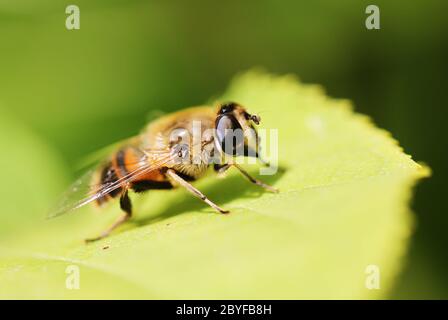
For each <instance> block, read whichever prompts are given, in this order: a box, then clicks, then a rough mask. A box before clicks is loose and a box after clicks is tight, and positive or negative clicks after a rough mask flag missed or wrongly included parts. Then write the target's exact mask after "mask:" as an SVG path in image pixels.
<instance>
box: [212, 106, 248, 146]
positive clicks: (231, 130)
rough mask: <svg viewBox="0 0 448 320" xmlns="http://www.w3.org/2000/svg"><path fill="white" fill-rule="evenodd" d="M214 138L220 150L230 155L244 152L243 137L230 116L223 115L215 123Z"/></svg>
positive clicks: (238, 126)
mask: <svg viewBox="0 0 448 320" xmlns="http://www.w3.org/2000/svg"><path fill="white" fill-rule="evenodd" d="M216 137H217V139H218V143H219V144H220V146H221V149H222V150H223V151H224V152H225V153H227V154H230V155H239V154H241V152H243V150H244V135H243V130H242V129H241V126H240V125H239V123H238V121H237V120H236V119H235V118H234V117H233V116H231V115H223V116H221V117H219V118H218V119H217V121H216Z"/></svg>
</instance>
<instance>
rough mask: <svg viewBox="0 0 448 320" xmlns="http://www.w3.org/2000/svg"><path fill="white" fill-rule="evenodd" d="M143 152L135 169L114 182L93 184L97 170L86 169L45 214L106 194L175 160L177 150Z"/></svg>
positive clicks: (73, 207)
mask: <svg viewBox="0 0 448 320" xmlns="http://www.w3.org/2000/svg"><path fill="white" fill-rule="evenodd" d="M145 154H147V156H145V158H142V159H141V160H140V161H139V166H138V168H137V169H135V170H134V171H132V172H129V173H128V174H127V175H125V176H123V177H121V178H120V179H118V180H116V181H114V182H110V183H104V184H100V185H94V184H92V181H93V177H94V175H95V174H97V170H95V169H94V170H90V171H88V172H87V173H86V174H84V175H83V176H82V177H81V178H80V179H78V180H77V181H76V182H75V183H74V184H73V185H72V186H70V188H69V189H68V190H67V191H66V192H65V193H64V194H63V196H62V197H61V199H60V201H59V202H58V203H57V205H56V206H55V208H54V209H53V210H51V211H50V213H49V214H48V215H47V218H54V217H57V216H60V215H62V214H64V213H67V212H70V211H73V210H75V209H78V208H80V207H82V206H84V205H86V204H88V203H91V202H92V201H95V200H97V199H99V198H102V197H104V196H106V195H108V194H109V193H111V192H113V191H114V190H117V189H118V188H121V187H123V186H126V185H127V184H128V183H130V182H132V181H134V180H136V179H137V178H138V177H140V176H142V175H145V174H147V173H149V172H151V171H154V170H157V169H159V168H160V167H162V166H164V165H166V164H167V163H169V162H173V161H176V159H177V158H178V153H177V152H172V151H169V150H158V151H156V150H154V151H152V152H151V153H145ZM148 156H151V159H148Z"/></svg>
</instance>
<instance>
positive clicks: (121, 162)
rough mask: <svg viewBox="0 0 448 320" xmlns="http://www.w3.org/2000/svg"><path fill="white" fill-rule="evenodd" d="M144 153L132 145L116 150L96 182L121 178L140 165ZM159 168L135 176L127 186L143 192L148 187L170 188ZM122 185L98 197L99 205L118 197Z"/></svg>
mask: <svg viewBox="0 0 448 320" xmlns="http://www.w3.org/2000/svg"><path fill="white" fill-rule="evenodd" d="M143 156H144V155H143V154H142V153H141V151H140V150H139V149H137V148H134V147H132V146H128V147H125V148H123V149H120V150H118V151H117V152H116V153H115V154H114V155H113V156H112V158H111V161H110V162H108V163H107V164H106V165H105V166H104V167H103V168H102V169H101V171H100V172H101V173H100V175H99V176H100V178H99V180H100V181H99V182H98V184H99V185H100V186H101V185H104V184H110V183H114V182H116V181H117V180H119V179H120V178H123V177H125V176H127V175H129V174H131V173H132V172H134V171H135V170H137V169H138V168H139V167H140V166H141V161H142V159H143V158H142V157H143ZM162 171H163V170H161V169H156V170H153V171H151V172H148V173H146V174H142V175H140V176H136V177H135V179H134V180H133V181H131V182H128V185H127V186H126V187H127V188H130V189H132V190H134V191H135V192H144V191H146V190H149V189H171V188H173V186H172V184H171V183H170V182H169V181H168V180H167V179H166V177H165V175H164V174H163V172H162ZM123 188H124V186H122V187H120V188H117V189H116V190H114V191H112V192H110V193H109V194H108V195H106V196H104V197H101V198H98V199H97V203H98V204H99V205H102V204H104V203H105V202H107V201H108V200H111V199H112V198H115V197H118V196H120V195H121V193H122V192H123Z"/></svg>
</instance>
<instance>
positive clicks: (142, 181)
mask: <svg viewBox="0 0 448 320" xmlns="http://www.w3.org/2000/svg"><path fill="white" fill-rule="evenodd" d="M259 123H260V117H259V116H257V115H252V114H250V113H248V112H247V111H246V109H245V108H244V107H242V106H241V105H239V104H237V103H234V102H230V103H224V104H220V105H218V106H217V107H215V108H213V107H192V108H187V109H184V110H181V111H178V112H174V113H172V114H168V115H165V116H162V117H160V118H158V119H156V120H154V121H152V122H150V123H149V124H148V125H147V127H146V128H145V129H144V130H143V132H142V133H141V134H140V135H138V136H136V137H133V138H131V139H128V140H127V141H125V142H124V143H122V144H121V145H120V146H118V147H117V148H116V150H115V151H114V152H112V153H111V154H110V155H109V156H108V157H107V159H106V160H105V161H103V162H102V163H101V164H100V165H99V166H98V167H97V168H96V169H95V170H93V171H92V172H90V173H89V174H87V175H85V176H84V177H83V178H81V179H79V180H78V181H77V182H75V184H74V185H73V186H72V187H71V188H70V189H69V190H68V191H67V193H66V194H65V195H64V196H63V197H62V199H61V201H60V202H59V204H58V206H57V207H56V209H55V210H54V211H53V212H52V213H51V214H50V216H51V217H54V216H59V215H61V214H63V213H66V212H68V211H71V210H74V209H77V208H80V207H82V206H84V205H86V204H88V203H91V202H94V203H96V204H97V205H99V206H101V205H103V204H105V203H107V202H109V201H111V200H112V199H114V198H118V199H119V203H120V208H121V210H122V211H123V214H122V216H120V217H119V219H118V220H117V221H116V222H115V223H114V224H113V225H111V226H110V227H109V228H107V229H106V230H105V231H104V232H103V233H101V234H100V235H99V236H98V237H95V238H91V239H87V240H86V241H88V242H90V241H95V240H99V239H102V238H104V237H107V236H108V235H109V234H110V233H111V232H112V231H113V230H114V229H115V228H117V227H118V226H119V225H121V224H123V223H124V222H126V221H127V220H128V219H130V218H131V216H132V203H131V199H130V197H129V191H133V192H136V193H141V192H145V191H148V190H152V189H167V190H168V189H173V188H176V187H183V188H185V189H186V190H187V191H189V192H190V193H191V194H192V195H194V196H196V197H198V198H199V199H201V200H202V201H203V202H205V203H206V204H207V205H209V206H210V207H212V208H213V209H214V210H216V211H218V212H220V213H228V211H227V210H225V209H223V208H221V207H220V206H218V205H217V204H215V203H214V202H213V201H211V200H210V199H209V198H207V196H206V195H204V194H203V193H202V192H201V191H199V190H198V189H197V188H195V187H194V186H193V185H192V184H191V182H193V181H195V180H197V179H200V178H201V177H203V176H204V175H205V173H206V171H207V169H208V167H209V166H211V165H213V167H214V170H215V171H217V172H219V173H222V172H224V171H226V170H227V169H229V168H231V167H234V168H236V169H237V170H238V171H239V172H240V173H241V174H242V175H243V176H244V177H245V178H247V179H248V180H249V181H250V182H252V183H254V184H256V185H258V186H260V187H263V188H264V189H266V190H268V191H271V192H277V189H276V188H274V187H272V186H269V185H267V184H265V183H263V182H261V181H260V180H258V179H256V178H254V177H252V176H251V175H250V174H249V173H248V172H246V171H245V170H244V169H243V168H242V167H241V166H240V164H238V163H237V162H236V161H234V159H235V158H236V157H237V156H245V157H255V158H257V159H259V160H260V161H261V162H262V163H264V164H265V165H268V164H267V163H266V162H265V161H264V160H262V159H261V158H260V155H259V147H258V145H259V137H258V134H257V130H256V128H255V126H256V125H258V124H259Z"/></svg>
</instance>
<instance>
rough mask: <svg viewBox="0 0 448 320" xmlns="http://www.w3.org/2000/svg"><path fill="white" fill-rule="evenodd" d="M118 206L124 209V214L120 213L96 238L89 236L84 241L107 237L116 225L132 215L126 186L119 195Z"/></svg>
mask: <svg viewBox="0 0 448 320" xmlns="http://www.w3.org/2000/svg"><path fill="white" fill-rule="evenodd" d="M120 208H121V210H123V211H124V214H123V215H121V216H120V217H119V218H118V219H117V221H115V222H114V224H113V225H111V226H110V227H109V228H107V229H106V230H105V231H104V232H103V233H101V235H100V236H99V237H96V238H90V239H86V242H94V241H97V240H100V239H103V238H105V237H107V236H108V235H109V234H110V233H111V232H112V231H113V230H114V229H116V228H117V227H118V226H120V225H121V224H123V223H124V222H126V221H127V220H129V219H130V218H131V216H132V203H131V199H130V198H129V195H128V189H127V188H126V189H125V191H124V192H123V193H122V194H121V197H120Z"/></svg>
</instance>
